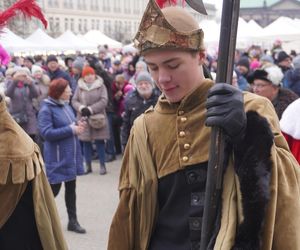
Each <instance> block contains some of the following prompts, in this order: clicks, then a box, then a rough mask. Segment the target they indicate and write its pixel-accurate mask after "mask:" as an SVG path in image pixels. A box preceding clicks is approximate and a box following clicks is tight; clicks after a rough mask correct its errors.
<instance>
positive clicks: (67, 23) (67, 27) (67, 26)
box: [65, 18, 69, 31]
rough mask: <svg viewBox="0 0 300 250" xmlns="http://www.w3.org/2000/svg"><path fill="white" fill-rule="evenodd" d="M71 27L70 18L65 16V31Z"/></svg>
mask: <svg viewBox="0 0 300 250" xmlns="http://www.w3.org/2000/svg"><path fill="white" fill-rule="evenodd" d="M68 29H69V19H68V18H65V31H66V30H68Z"/></svg>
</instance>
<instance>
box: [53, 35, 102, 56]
mask: <svg viewBox="0 0 300 250" xmlns="http://www.w3.org/2000/svg"><path fill="white" fill-rule="evenodd" d="M56 41H59V42H61V43H63V44H66V45H68V47H69V49H70V50H80V51H82V50H97V46H96V45H95V44H93V43H90V42H88V41H86V40H84V39H83V38H80V37H78V36H76V35H75V34H74V33H73V32H72V31H70V30H67V31H66V32H65V33H63V34H62V35H61V36H59V37H58V38H56Z"/></svg>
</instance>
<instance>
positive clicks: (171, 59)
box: [145, 57, 180, 65]
mask: <svg viewBox="0 0 300 250" xmlns="http://www.w3.org/2000/svg"><path fill="white" fill-rule="evenodd" d="M178 59H180V58H179V57H174V58H170V59H168V60H166V61H163V62H162V64H167V63H170V62H173V61H176V60H178ZM145 62H146V63H147V64H148V65H155V63H152V62H148V61H147V60H145Z"/></svg>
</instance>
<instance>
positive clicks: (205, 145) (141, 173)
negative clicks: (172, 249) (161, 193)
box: [108, 80, 300, 250]
mask: <svg viewBox="0 0 300 250" xmlns="http://www.w3.org/2000/svg"><path fill="white" fill-rule="evenodd" d="M212 84H213V83H212V82H211V81H209V80H206V81H204V82H203V84H201V86H199V87H198V88H197V89H196V90H195V91H193V93H191V94H190V95H188V96H186V97H185V98H184V99H183V100H182V101H181V103H180V104H170V103H169V102H168V101H167V100H166V99H164V98H163V97H161V98H160V100H159V102H158V104H157V105H156V107H155V108H154V109H152V110H148V111H147V112H146V113H145V114H144V115H143V116H141V117H139V118H138V119H137V120H136V122H135V124H134V126H133V128H132V131H131V136H130V139H129V142H128V146H127V148H126V150H125V154H124V159H123V164H122V170H121V176H120V184H119V190H120V203H119V206H118V208H117V211H116V213H115V216H114V218H113V221H112V225H111V228H110V234H109V242H108V249H109V250H117V249H124V250H125V249H126V250H127V249H128V250H129V249H135V250H144V249H147V247H148V244H149V241H150V237H151V234H152V231H153V229H154V224H155V218H156V216H157V211H158V210H157V180H158V178H160V177H163V176H165V175H168V174H171V173H173V172H175V171H177V170H180V169H184V168H185V167H187V166H189V165H192V164H195V163H200V162H205V161H207V160H208V152H209V146H210V145H209V144H210V143H209V142H210V128H208V127H206V126H205V124H204V123H205V113H206V109H205V101H206V93H207V91H208V89H209V88H210V87H211V86H212ZM244 100H245V109H246V111H249V110H255V111H257V112H258V113H259V114H261V115H262V116H264V117H265V118H266V119H267V120H268V121H269V123H270V126H271V129H272V131H273V133H274V145H273V147H272V162H273V168H272V177H271V186H270V190H271V199H270V201H269V204H268V209H267V213H266V218H265V225H264V231H263V247H262V249H263V250H271V249H275V250H281V249H300V237H299V235H298V231H299V227H300V188H299V180H300V168H299V165H298V163H297V162H296V160H295V159H294V157H293V156H292V154H291V153H290V151H289V149H288V145H287V143H286V141H285V139H284V137H283V136H282V134H281V133H280V129H279V122H278V119H277V116H276V113H275V111H274V108H273V106H272V104H271V103H270V102H269V101H268V100H267V99H265V98H262V97H259V96H256V95H254V94H251V93H246V92H245V94H244ZM187 144H188V145H189V147H185V145H187ZM187 148H188V149H187ZM222 203H223V204H222V218H221V228H220V231H219V233H218V236H217V239H216V244H215V247H214V249H217V250H230V249H231V247H232V246H233V244H234V239H235V233H236V229H237V226H238V224H239V223H241V221H242V218H243V214H242V209H241V195H240V190H239V182H238V178H237V176H236V175H235V173H234V170H233V166H232V163H231V164H229V166H228V167H227V170H226V173H225V176H224V183H223V194H222Z"/></svg>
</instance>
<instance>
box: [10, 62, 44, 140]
mask: <svg viewBox="0 0 300 250" xmlns="http://www.w3.org/2000/svg"><path fill="white" fill-rule="evenodd" d="M12 76H13V79H12V80H9V81H8V82H7V88H6V90H5V95H6V96H8V97H9V98H10V105H9V112H10V113H11V114H12V116H13V117H14V118H15V119H16V121H17V122H18V123H19V125H20V126H21V127H22V128H23V129H24V130H25V132H26V133H27V134H28V135H29V136H30V137H31V138H32V139H33V140H35V139H36V135H37V133H38V130H37V119H36V111H35V110H34V106H33V99H34V98H37V97H38V95H39V93H38V89H37V87H36V84H35V81H34V79H32V77H31V73H30V71H29V69H28V68H26V67H15V69H14V73H13V75H12Z"/></svg>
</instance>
